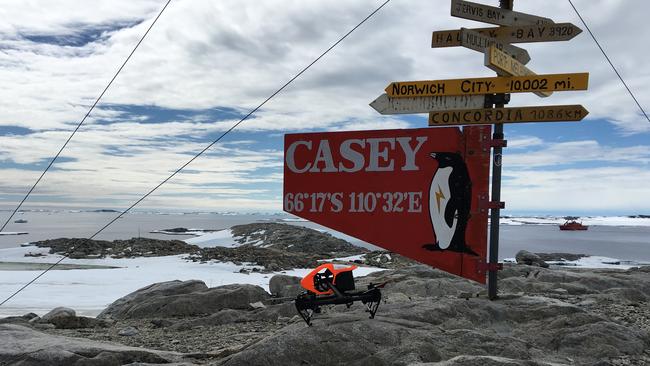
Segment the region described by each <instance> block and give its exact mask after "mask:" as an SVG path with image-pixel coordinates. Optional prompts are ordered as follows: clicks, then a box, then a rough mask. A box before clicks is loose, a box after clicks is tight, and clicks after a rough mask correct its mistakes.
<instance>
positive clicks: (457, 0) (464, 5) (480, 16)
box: [451, 0, 553, 26]
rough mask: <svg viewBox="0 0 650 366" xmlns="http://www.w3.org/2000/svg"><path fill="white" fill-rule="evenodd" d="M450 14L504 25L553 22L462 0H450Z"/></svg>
mask: <svg viewBox="0 0 650 366" xmlns="http://www.w3.org/2000/svg"><path fill="white" fill-rule="evenodd" d="M451 15H452V16H455V17H459V18H464V19H470V20H476V21H479V22H485V23H490V24H496V25H506V26H508V25H531V24H538V25H539V24H552V23H553V21H552V20H551V19H548V18H542V17H538V16H535V15H530V14H525V13H519V12H516V11H512V10H507V9H501V8H497V7H494V6H489V5H483V4H477V3H472V2H469V1H462V0H451Z"/></svg>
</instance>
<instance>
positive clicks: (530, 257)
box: [515, 250, 548, 268]
mask: <svg viewBox="0 0 650 366" xmlns="http://www.w3.org/2000/svg"><path fill="white" fill-rule="evenodd" d="M515 259H516V260H517V263H519V264H527V265H529V266H539V267H543V268H548V263H546V262H545V261H544V260H543V259H542V258H541V257H540V256H539V255H537V254H535V253H531V252H529V251H527V250H520V251H519V252H517V254H516V255H515Z"/></svg>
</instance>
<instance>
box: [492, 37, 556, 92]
mask: <svg viewBox="0 0 650 366" xmlns="http://www.w3.org/2000/svg"><path fill="white" fill-rule="evenodd" d="M485 66H487V67H489V68H490V69H492V70H494V71H495V72H496V73H497V74H499V75H503V76H526V75H537V74H535V73H534V72H532V71H531V70H530V69H529V68H527V67H526V66H524V65H523V64H522V63H521V62H519V61H517V60H515V59H514V58H512V57H510V55H508V54H507V53H505V52H503V51H501V50H499V49H498V48H496V47H495V46H490V47H489V48H488V49H487V50H486V51H485ZM534 93H535V95H537V96H540V97H542V98H546V97H548V96H550V95H551V94H553V93H552V92H540V91H537V92H534Z"/></svg>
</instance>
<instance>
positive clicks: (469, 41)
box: [460, 28, 530, 64]
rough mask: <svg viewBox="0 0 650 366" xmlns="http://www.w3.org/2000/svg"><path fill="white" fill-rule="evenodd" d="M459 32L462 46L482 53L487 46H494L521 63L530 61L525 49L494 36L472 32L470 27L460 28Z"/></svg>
mask: <svg viewBox="0 0 650 366" xmlns="http://www.w3.org/2000/svg"><path fill="white" fill-rule="evenodd" d="M460 33H461V42H460V43H461V45H462V46H463V47H466V48H469V49H472V50H474V51H478V52H481V53H484V52H485V50H486V49H487V48H488V47H490V46H495V47H496V48H498V49H500V50H502V51H503V52H505V53H507V54H509V55H510V56H512V57H514V58H516V59H517V60H518V61H519V62H521V63H522V64H527V63H528V61H530V55H528V51H526V50H525V49H523V48H519V47H516V46H512V45H509V44H507V43H503V42H500V41H499V40H497V39H495V38H491V37H488V36H486V35H483V34H480V33H478V32H474V31H473V30H471V29H466V28H461V32H460Z"/></svg>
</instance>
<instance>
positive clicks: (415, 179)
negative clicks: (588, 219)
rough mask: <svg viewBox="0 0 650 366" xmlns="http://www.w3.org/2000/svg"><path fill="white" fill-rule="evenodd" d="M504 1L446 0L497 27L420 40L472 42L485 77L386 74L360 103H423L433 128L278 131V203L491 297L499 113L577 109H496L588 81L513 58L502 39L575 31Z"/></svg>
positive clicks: (561, 113)
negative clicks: (479, 287)
mask: <svg viewBox="0 0 650 366" xmlns="http://www.w3.org/2000/svg"><path fill="white" fill-rule="evenodd" d="M512 2H513V0H500V1H499V7H494V6H488V5H484V4H478V3H473V2H469V1H463V0H451V15H453V16H456V17H460V18H464V19H470V20H475V21H480V22H485V23H489V24H496V25H499V27H491V28H473V29H468V28H461V29H457V30H445V31H438V32H433V36H432V41H431V47H432V48H438V47H455V46H463V47H466V48H469V49H472V50H476V51H479V52H483V53H484V65H485V66H487V67H488V68H490V69H491V70H494V71H495V72H496V73H497V76H496V77H481V78H462V79H450V80H424V81H397V82H392V83H390V84H389V85H388V86H387V87H386V89H385V94H381V95H380V96H379V97H377V99H375V100H374V101H373V102H372V103H370V106H371V107H372V108H373V109H375V110H376V111H377V112H378V113H380V114H383V115H394V114H414V113H423V114H428V116H429V126H435V127H436V128H425V129H406V130H382V131H353V132H350V131H347V132H330V133H315V134H293V135H285V169H284V174H285V180H284V208H285V211H287V212H291V213H293V214H295V215H297V216H300V217H303V218H305V219H308V220H312V221H315V222H317V223H319V224H321V225H324V226H327V227H330V228H333V229H335V230H338V231H341V232H344V233H346V234H349V235H352V236H354V237H357V238H359V239H362V240H365V241H367V242H369V243H372V244H375V245H378V246H380V247H382V248H385V249H388V250H391V251H394V252H396V253H400V254H402V255H405V256H407V257H409V258H412V259H415V260H417V261H420V262H422V263H426V264H429V265H432V266H434V267H436V268H440V269H442V270H444V271H447V272H450V273H454V274H457V275H459V276H463V277H465V278H468V279H471V280H474V281H477V282H480V283H486V282H487V284H488V296H489V298H490V299H496V298H497V271H498V270H499V269H500V268H501V265H500V264H499V263H498V259H499V256H498V254H499V217H500V210H501V209H502V208H504V207H505V204H504V203H503V202H501V163H502V159H501V156H502V152H503V151H502V149H503V147H505V146H506V141H505V140H504V135H503V124H504V123H523V122H543V123H547V122H570V121H573V122H578V121H581V120H582V119H583V118H585V116H586V115H587V114H588V112H587V110H586V109H585V108H584V107H583V106H581V105H551V106H527V107H509V108H505V105H506V104H508V103H509V101H510V93H535V94H537V95H538V96H540V97H548V96H550V95H551V94H553V92H563V91H577V90H587V87H588V84H589V74H588V73H566V74H547V75H545V74H539V75H537V74H535V73H534V72H533V71H531V70H530V69H528V68H527V67H526V66H524V64H525V63H527V62H528V61H529V60H530V56H529V54H528V52H527V51H526V50H524V49H522V48H519V47H515V46H513V45H512V43H525V42H557V41H567V40H570V39H572V38H574V37H575V36H576V35H578V34H580V32H581V30H580V29H579V28H578V27H576V26H575V25H573V24H571V23H554V22H553V21H552V20H551V19H548V18H543V17H538V16H535V15H530V14H524V13H519V12H515V11H512ZM491 125H494V127H492V126H491ZM455 126H462V129H461V128H458V127H455ZM490 134H492V136H491V137H490ZM490 153H491V154H490ZM490 168H491V169H492V180H491V192H489V191H490V186H489V180H490V179H489V175H490ZM488 211H489V213H488ZM488 214H489V217H490V225H489V252H488V248H487V243H488ZM395 228H400V230H395ZM403 232H408V233H409V235H406V236H404V235H403Z"/></svg>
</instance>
